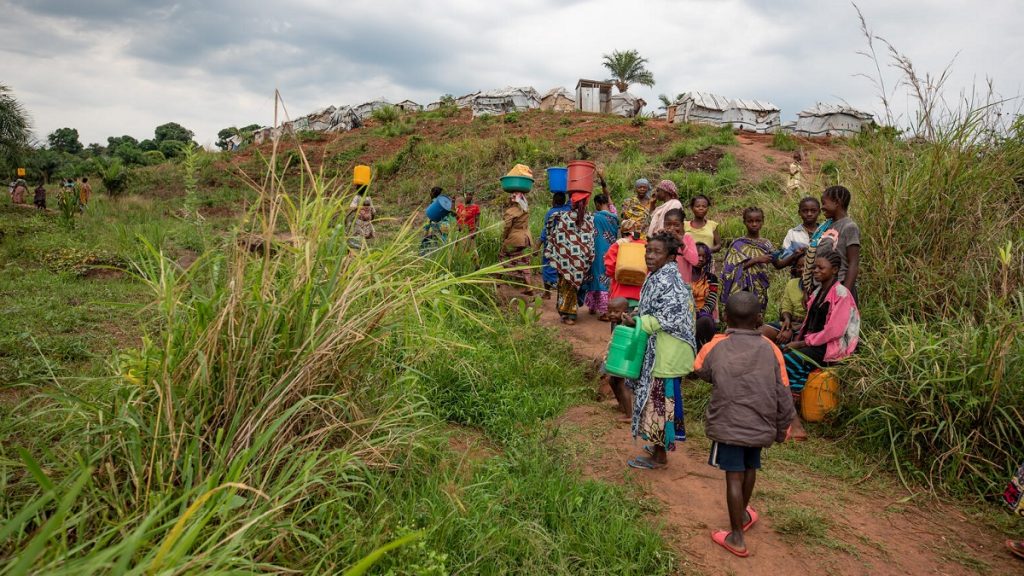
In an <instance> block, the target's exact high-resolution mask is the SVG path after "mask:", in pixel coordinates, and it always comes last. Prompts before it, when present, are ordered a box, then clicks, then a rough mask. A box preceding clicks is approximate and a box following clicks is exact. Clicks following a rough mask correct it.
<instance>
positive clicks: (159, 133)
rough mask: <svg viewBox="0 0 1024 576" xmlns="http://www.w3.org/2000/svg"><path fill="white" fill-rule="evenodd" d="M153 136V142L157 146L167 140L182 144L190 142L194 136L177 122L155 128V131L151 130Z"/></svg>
mask: <svg viewBox="0 0 1024 576" xmlns="http://www.w3.org/2000/svg"><path fill="white" fill-rule="evenodd" d="M153 135H154V137H155V138H154V141H155V142H156V143H157V145H158V146H159V145H160V144H163V143H164V142H166V141H168V140H170V141H174V142H181V143H183V144H184V143H187V142H191V141H192V137H193V136H195V134H194V133H193V132H192V131H191V130H189V129H188V128H185V127H184V126H182V125H181V124H178V123H177V122H168V123H166V124H161V125H159V126H157V127H156V129H154V130H153Z"/></svg>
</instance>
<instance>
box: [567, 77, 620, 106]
mask: <svg viewBox="0 0 1024 576" xmlns="http://www.w3.org/2000/svg"><path fill="white" fill-rule="evenodd" d="M612 86H614V84H612V83H611V82H601V81H600V80H587V79H584V78H581V79H580V80H579V82H577V83H576V109H577V110H582V111H583V112H596V113H598V114H601V113H604V114H608V113H609V108H608V101H609V100H610V99H611V97H612Z"/></svg>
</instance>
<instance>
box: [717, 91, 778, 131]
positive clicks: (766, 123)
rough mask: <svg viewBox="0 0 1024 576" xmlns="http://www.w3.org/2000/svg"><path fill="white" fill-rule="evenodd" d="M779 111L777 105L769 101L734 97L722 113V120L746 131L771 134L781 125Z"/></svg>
mask: <svg viewBox="0 0 1024 576" xmlns="http://www.w3.org/2000/svg"><path fill="white" fill-rule="evenodd" d="M779 112H780V110H779V107H778V106H776V105H774V104H772V103H771V102H764V101H761V100H741V99H739V98H734V99H732V100H731V101H730V102H729V108H728V110H726V111H725V112H724V113H723V114H722V122H723V123H724V124H729V125H732V127H733V128H737V129H740V130H746V131H748V132H757V133H758V134H773V133H775V132H778V130H779V127H780V126H781V125H782V119H781V118H780V117H779Z"/></svg>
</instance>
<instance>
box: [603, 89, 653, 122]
mask: <svg viewBox="0 0 1024 576" xmlns="http://www.w3.org/2000/svg"><path fill="white" fill-rule="evenodd" d="M646 105H647V102H645V101H644V100H643V98H640V97H638V96H635V95H633V94H630V93H629V92H620V93H618V94H612V95H611V97H610V98H608V112H609V113H610V114H615V115H616V116H625V117H626V118H632V117H634V116H636V115H637V114H639V113H640V110H642V109H643V107H644V106H646Z"/></svg>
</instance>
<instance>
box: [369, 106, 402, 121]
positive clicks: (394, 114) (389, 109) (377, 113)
mask: <svg viewBox="0 0 1024 576" xmlns="http://www.w3.org/2000/svg"><path fill="white" fill-rule="evenodd" d="M370 117H371V118H373V119H374V120H376V121H377V122H380V123H381V124H385V125H387V124H394V123H396V122H398V121H400V120H401V119H402V111H401V110H399V109H398V107H397V106H391V105H388V106H381V107H380V108H377V109H376V110H374V111H373V113H372V114H371V115H370Z"/></svg>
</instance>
